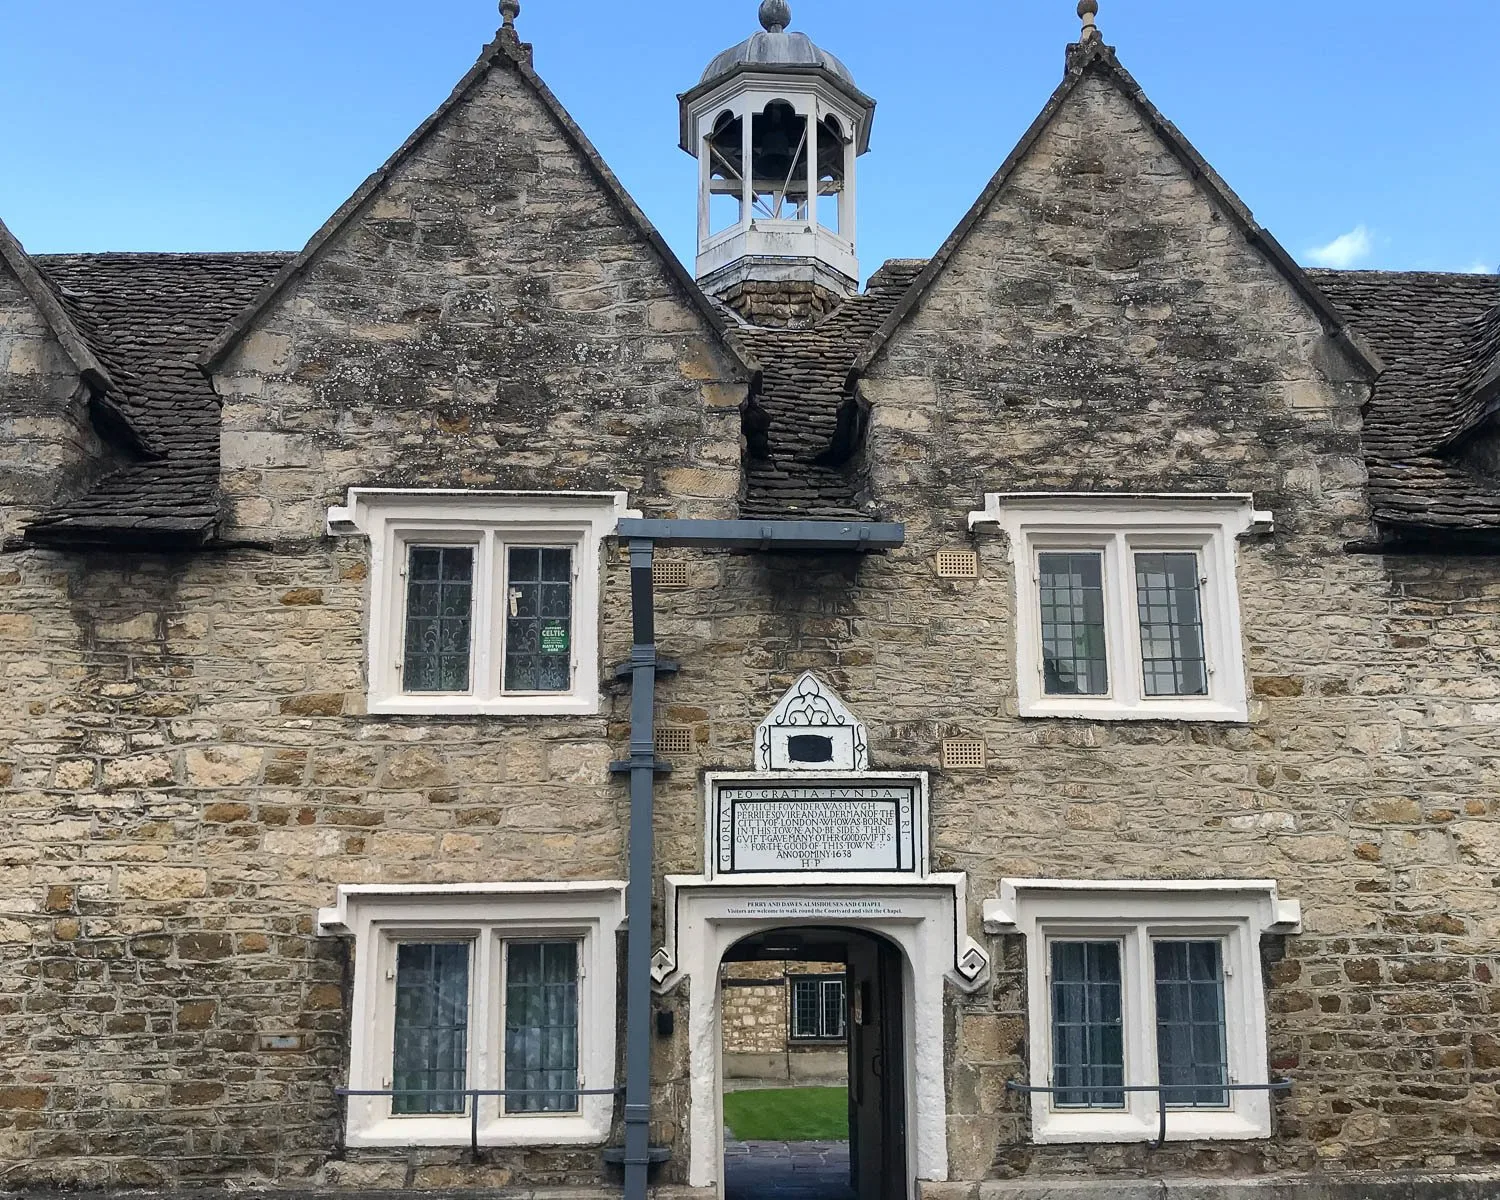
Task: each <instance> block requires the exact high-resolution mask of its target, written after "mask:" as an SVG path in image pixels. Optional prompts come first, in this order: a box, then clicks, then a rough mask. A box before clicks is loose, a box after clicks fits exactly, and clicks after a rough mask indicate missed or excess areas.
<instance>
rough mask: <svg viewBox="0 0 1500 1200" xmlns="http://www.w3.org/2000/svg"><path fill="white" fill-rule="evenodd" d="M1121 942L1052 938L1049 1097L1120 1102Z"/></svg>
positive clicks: (1083, 1103) (1072, 1104)
mask: <svg viewBox="0 0 1500 1200" xmlns="http://www.w3.org/2000/svg"><path fill="white" fill-rule="evenodd" d="M1120 1003H1121V997H1120V943H1119V942H1053V943H1052V1072H1053V1076H1052V1086H1053V1087H1055V1088H1059V1089H1061V1090H1060V1091H1057V1092H1055V1093H1053V1097H1052V1099H1053V1103H1054V1104H1056V1105H1058V1106H1059V1107H1063V1108H1123V1107H1124V1105H1125V1093H1124V1092H1123V1091H1120V1090H1119V1089H1120V1088H1122V1087H1123V1086H1124V1084H1125V1041H1124V1029H1123V1026H1122V1023H1121V1008H1120Z"/></svg>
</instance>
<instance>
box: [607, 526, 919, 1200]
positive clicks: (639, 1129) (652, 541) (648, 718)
mask: <svg viewBox="0 0 1500 1200" xmlns="http://www.w3.org/2000/svg"><path fill="white" fill-rule="evenodd" d="M616 536H617V537H619V538H621V539H622V540H627V541H628V542H629V543H630V619H631V630H632V638H631V640H632V643H633V644H632V645H631V647H630V662H629V663H628V664H627V665H626V666H625V667H623V668H622V669H621V670H620V671H619V672H618V674H619V675H621V676H623V675H625V674H629V676H630V688H631V691H630V757H629V759H627V760H626V761H625V762H620V763H614V764H611V770H613V771H615V772H617V773H620V774H624V773H626V772H628V773H629V775H630V879H629V884H628V885H627V887H626V891H625V919H626V922H627V924H628V928H629V932H628V934H627V941H626V967H625V1154H624V1163H625V1200H646V1173H647V1170H648V1169H649V1168H650V1165H651V1163H652V1162H653V1161H659V1160H660V1156H653V1155H652V1153H651V882H652V877H653V875H654V874H655V867H656V864H655V861H654V857H655V856H654V853H653V852H654V849H655V846H654V842H655V830H654V828H653V821H654V816H655V808H656V776H657V773H658V772H664V771H666V770H668V769H669V768H668V767H667V766H666V764H664V763H659V762H657V761H656V677H657V674H658V673H662V674H666V673H669V672H673V671H676V670H677V664H676V663H673V662H666V661H663V660H660V659H658V658H657V657H656V598H655V596H654V594H653V592H652V587H651V560H652V558H653V557H655V550H656V545H657V543H658V542H660V543H662V544H664V545H670V546H692V547H697V548H699V549H707V548H715V549H726V550H728V549H733V550H783V551H786V550H793V551H795V550H818V551H827V552H836V551H842V552H845V553H848V552H857V553H870V552H875V551H885V550H895V549H896V548H898V547H899V546H901V545H903V544H904V543H905V541H906V529H905V527H904V526H902V525H898V524H876V523H865V522H857V521H856V522H837V521H705V520H679V521H642V520H624V521H621V522H620V524H619V527H618V529H617V530H616Z"/></svg>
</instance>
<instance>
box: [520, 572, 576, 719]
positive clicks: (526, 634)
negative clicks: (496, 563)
mask: <svg viewBox="0 0 1500 1200" xmlns="http://www.w3.org/2000/svg"><path fill="white" fill-rule="evenodd" d="M506 562H507V568H506V609H505V690H506V691H507V692H566V691H568V690H569V689H570V688H572V686H573V551H572V550H571V549H569V548H568V547H566V546H512V547H510V548H509V549H508V550H507V551H506Z"/></svg>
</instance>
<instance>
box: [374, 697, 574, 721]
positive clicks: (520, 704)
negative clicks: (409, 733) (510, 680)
mask: <svg viewBox="0 0 1500 1200" xmlns="http://www.w3.org/2000/svg"><path fill="white" fill-rule="evenodd" d="M601 707H602V705H601V704H600V700H599V697H598V696H578V695H566V694H562V693H559V694H558V695H556V696H506V697H503V698H497V699H494V700H475V699H472V698H470V697H467V696H431V697H427V696H386V697H383V698H376V697H374V696H371V697H370V698H369V700H368V701H367V703H366V707H365V711H366V712H368V713H369V714H370V715H371V716H374V717H591V716H596V715H597V714H598V713H599V711H600V709H601Z"/></svg>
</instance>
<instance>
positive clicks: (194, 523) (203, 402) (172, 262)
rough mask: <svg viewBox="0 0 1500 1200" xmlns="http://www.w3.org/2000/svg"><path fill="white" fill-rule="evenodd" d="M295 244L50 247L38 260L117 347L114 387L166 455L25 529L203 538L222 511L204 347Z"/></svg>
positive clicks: (98, 340) (61, 535) (75, 538)
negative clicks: (77, 250) (148, 250)
mask: <svg viewBox="0 0 1500 1200" xmlns="http://www.w3.org/2000/svg"><path fill="white" fill-rule="evenodd" d="M290 257H291V255H289V254H51V255H41V256H39V257H38V258H37V260H36V262H37V264H38V267H39V269H40V270H42V271H44V272H45V273H46V274H47V276H48V277H49V278H51V279H52V280H54V281H55V282H56V283H57V284H58V285H59V286H60V287H61V288H62V289H63V290H64V293H65V295H66V296H67V300H68V304H69V306H70V307H71V308H72V309H73V311H74V313H75V314H76V316H77V319H78V321H79V323H80V325H83V326H86V327H87V328H89V329H90V330H91V336H92V337H93V339H94V341H95V344H96V345H98V346H99V348H100V352H101V354H103V355H107V356H108V361H109V363H110V366H111V369H112V373H113V378H114V384H113V386H112V388H111V395H112V396H115V397H116V398H117V399H116V401H115V402H116V404H117V405H118V406H119V408H120V410H121V411H122V413H123V414H124V415H126V416H127V417H128V419H129V420H130V421H131V422H132V424H133V425H134V427H136V428H137V429H138V430H139V431H140V432H141V434H142V436H144V437H146V438H148V439H149V440H150V442H151V444H152V445H154V446H156V447H157V448H158V457H156V458H155V459H153V460H151V461H145V462H134V463H131V464H129V465H128V466H125V467H123V468H121V469H120V470H117V471H115V472H114V473H112V474H110V475H106V476H105V477H104V478H102V479H100V480H99V481H98V482H97V483H96V484H95V485H94V486H93V487H92V488H91V489H90V490H89V491H87V492H85V493H84V494H83V495H82V496H78V497H75V498H74V499H71V500H67V501H64V502H62V503H60V504H58V505H56V506H55V507H54V508H53V509H52V510H51V511H49V512H47V513H44V514H43V515H42V516H41V517H40V518H39V519H38V520H37V521H35V522H34V523H33V524H32V525H31V526H30V528H29V529H28V530H27V537H28V539H29V540H31V541H38V542H69V543H77V542H100V541H128V540H137V541H145V540H149V541H150V542H152V543H153V544H162V543H166V542H179V543H186V544H190V545H191V544H196V543H199V542H202V541H203V540H204V539H205V538H207V537H209V536H210V535H211V534H212V532H213V529H214V526H215V524H216V522H217V520H218V516H219V511H218V509H219V500H218V495H219V492H218V489H219V398H218V396H217V395H215V393H214V390H213V385H212V384H211V383H209V381H208V379H207V377H206V376H205V375H204V374H203V372H202V370H201V369H200V368H199V366H198V363H197V359H198V356H199V355H200V354H201V353H202V352H203V348H204V347H205V346H206V345H208V343H209V342H210V341H211V340H212V338H213V337H214V335H215V334H217V333H218V332H219V330H220V329H222V328H223V327H224V323H225V322H226V321H227V320H229V319H230V318H231V317H232V316H233V315H234V314H235V313H237V312H239V311H240V310H241V309H243V308H244V306H245V305H246V304H247V303H248V302H249V300H250V299H251V297H253V296H254V295H255V294H256V293H257V292H258V291H260V290H261V288H262V287H264V286H265V283H266V281H267V280H268V279H270V278H271V277H272V276H274V275H275V274H276V272H277V271H278V270H280V268H281V267H282V266H283V265H285V263H286V262H287V260H288V259H289V258H290Z"/></svg>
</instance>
